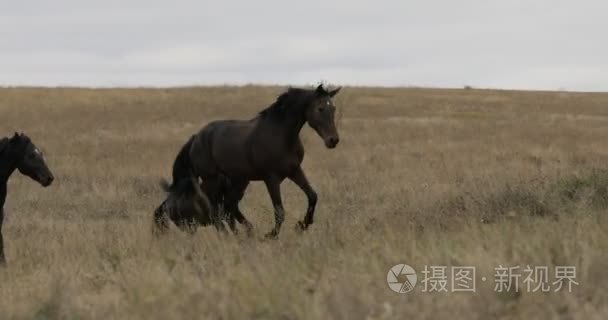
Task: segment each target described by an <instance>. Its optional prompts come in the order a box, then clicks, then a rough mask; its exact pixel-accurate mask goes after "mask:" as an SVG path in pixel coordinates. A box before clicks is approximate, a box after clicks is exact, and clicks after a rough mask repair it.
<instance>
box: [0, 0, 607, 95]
mask: <svg viewBox="0 0 608 320" xmlns="http://www.w3.org/2000/svg"><path fill="white" fill-rule="evenodd" d="M607 12H608V2H606V1H600V0H598V1H561V0H534V1H533V0H528V1H519V0H508V1H487V0H468V1H463V0H461V1H448V0H445V1H433V0H430V1H428V0H427V1H406V0H400V1H357V0H349V1H347V0H332V1H329V0H325V1H321V0H303V1H279V0H268V1H264V0H259V1H245V0H241V1H232V0H222V1H217V0H216V1H209V0H198V1H178V0H174V1H153V0H123V1H115V0H52V1H51V0H38V1H32V0H19V1H11V0H0V85H45V86H60V85H72V86H177V85H206V84H245V83H267V84H282V85H286V84H291V85H300V84H313V83H316V82H318V81H320V80H324V81H326V82H329V83H332V84H352V85H380V86H434V87H435V86H439V87H462V86H463V85H471V86H474V87H493V88H522V89H550V90H557V89H567V90H583V91H608V40H607V38H608V37H607V36H608V34H607V33H608V18H607V17H608V16H607Z"/></svg>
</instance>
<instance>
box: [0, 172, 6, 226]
mask: <svg viewBox="0 0 608 320" xmlns="http://www.w3.org/2000/svg"><path fill="white" fill-rule="evenodd" d="M4 201H6V181H0V211H2V208H3V207H4ZM1 213H2V212H0V219H2V217H1V216H2V215H1ZM1 224H2V221H0V225H1Z"/></svg>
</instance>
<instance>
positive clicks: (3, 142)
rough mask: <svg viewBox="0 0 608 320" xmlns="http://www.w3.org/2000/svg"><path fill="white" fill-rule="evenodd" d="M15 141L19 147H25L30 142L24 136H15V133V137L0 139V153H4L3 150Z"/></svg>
mask: <svg viewBox="0 0 608 320" xmlns="http://www.w3.org/2000/svg"><path fill="white" fill-rule="evenodd" d="M15 139H17V140H18V141H19V145H20V146H25V145H27V144H28V143H30V142H31V140H30V137H28V136H26V135H25V134H23V133H20V134H17V133H15V135H14V136H13V137H12V138H6V137H4V138H2V139H0V153H2V152H4V150H5V149H6V147H7V146H8V145H9V143H10V142H11V141H13V140H15Z"/></svg>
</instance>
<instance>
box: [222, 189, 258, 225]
mask: <svg viewBox="0 0 608 320" xmlns="http://www.w3.org/2000/svg"><path fill="white" fill-rule="evenodd" d="M248 185H249V182H247V181H243V182H239V183H235V182H232V185H231V188H230V189H229V190H228V192H227V193H226V198H225V200H226V204H225V205H226V208H227V211H228V215H229V218H230V220H231V221H233V223H234V221H235V220H236V221H238V223H240V224H242V225H244V226H245V229H246V230H247V236H252V235H253V225H252V224H251V222H249V221H248V220H247V218H245V216H244V215H243V213H242V212H241V210H240V208H239V202H240V201H241V199H243V195H244V194H245V190H246V189H247V186H248Z"/></svg>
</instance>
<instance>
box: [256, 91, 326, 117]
mask: <svg viewBox="0 0 608 320" xmlns="http://www.w3.org/2000/svg"><path fill="white" fill-rule="evenodd" d="M314 92H315V91H314V90H307V89H300V88H288V89H287V91H285V92H283V93H282V94H281V95H279V97H278V98H277V100H276V101H275V102H273V103H272V104H271V105H270V106H269V107H267V108H266V109H264V110H262V111H260V113H259V114H260V116H261V117H282V116H285V115H286V114H288V113H289V112H290V111H291V112H295V111H296V108H297V106H299V105H301V104H302V103H303V102H308V101H310V100H309V99H311V98H312V97H313V96H314Z"/></svg>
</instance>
